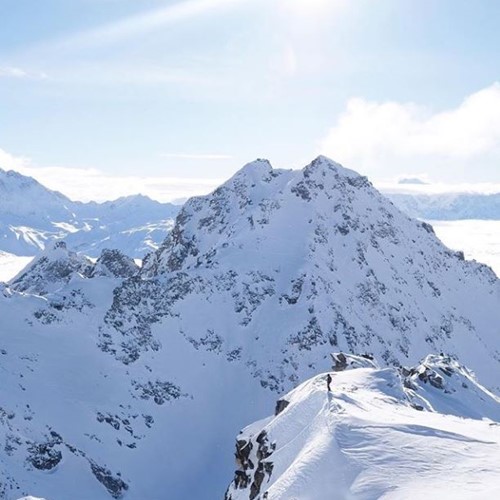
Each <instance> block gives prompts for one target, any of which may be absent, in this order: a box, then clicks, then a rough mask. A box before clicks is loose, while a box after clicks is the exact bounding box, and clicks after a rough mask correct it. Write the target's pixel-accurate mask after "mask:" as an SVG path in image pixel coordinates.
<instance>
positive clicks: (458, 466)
mask: <svg viewBox="0 0 500 500" xmlns="http://www.w3.org/2000/svg"><path fill="white" fill-rule="evenodd" d="M332 357H333V358H334V359H339V358H342V357H347V358H348V357H349V355H348V354H344V353H336V354H334V355H332ZM331 376H332V378H333V383H332V391H331V392H329V391H328V390H327V387H326V384H325V379H326V374H322V375H318V376H316V377H314V378H313V379H311V380H309V381H307V382H305V383H303V384H301V385H300V386H299V387H298V388H296V389H294V390H293V391H292V392H290V393H289V394H287V395H286V396H285V398H286V401H288V402H289V405H288V406H287V408H286V409H285V410H284V411H283V412H280V413H279V414H278V415H275V416H273V417H269V418H267V419H265V420H261V421H259V422H257V423H255V424H252V425H250V426H249V427H247V428H245V429H244V430H243V431H242V432H241V433H240V435H239V436H238V438H237V441H236V457H237V467H238V469H237V470H236V471H235V475H234V479H233V481H232V482H231V484H230V486H229V488H228V490H227V492H226V496H225V498H226V500H253V499H255V498H259V499H268V500H278V499H280V500H286V499H290V498H314V499H315V500H330V499H332V498H339V499H340V498H381V497H383V496H384V495H393V496H394V498H416V497H420V496H421V495H422V492H427V491H429V492H430V491H432V492H433V495H435V496H436V497H437V496H442V495H443V496H444V497H446V498H449V497H450V496H453V497H455V495H458V497H460V498H468V497H470V496H471V495H472V496H474V495H477V496H479V497H481V496H485V497H487V496H488V492H489V488H490V485H491V484H494V485H497V486H496V487H494V488H493V489H494V490H495V489H498V484H499V482H498V481H499V479H500V472H499V471H498V468H497V467H496V465H495V464H496V461H497V460H498V457H500V399H499V398H498V397H496V396H494V395H493V394H492V393H490V392H489V391H487V390H486V389H485V388H484V387H482V386H481V385H480V384H479V383H478V382H477V381H476V380H475V379H474V377H473V376H472V374H471V372H470V371H469V370H468V369H467V368H465V367H463V366H461V365H460V364H459V363H458V362H457V361H455V360H453V359H452V358H450V357H449V356H437V355H430V356H427V357H426V358H425V360H423V361H422V362H421V363H420V364H419V365H417V366H415V367H412V368H389V369H380V368H376V367H375V364H374V365H372V366H368V365H367V366H365V367H359V366H358V367H356V366H354V365H352V364H351V365H350V366H348V367H347V368H346V370H345V371H342V372H337V373H332V374H331ZM441 376H442V377H444V378H443V379H442V381H441V382H439V383H436V382H437V380H441V379H440V377H441ZM415 400H418V401H419V403H421V406H420V407H417V405H416V404H415ZM416 410H421V411H416ZM456 417H460V418H456ZM463 442H467V443H468V444H467V457H468V458H469V460H464V457H463V456H462V455H461V454H460V450H461V449H462V446H463ZM486 442H487V443H488V445H486ZM457 453H458V456H457ZM409 455H410V456H409ZM429 463H432V468H431V469H429V466H428V464H429ZM479 478H482V479H481V480H480V479H479ZM476 481H478V482H476ZM476 488H479V489H476Z"/></svg>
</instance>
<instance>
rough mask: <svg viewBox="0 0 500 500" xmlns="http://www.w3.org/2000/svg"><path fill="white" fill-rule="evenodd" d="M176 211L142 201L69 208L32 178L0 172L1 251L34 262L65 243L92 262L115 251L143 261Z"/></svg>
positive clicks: (130, 199)
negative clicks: (46, 250) (31, 258)
mask: <svg viewBox="0 0 500 500" xmlns="http://www.w3.org/2000/svg"><path fill="white" fill-rule="evenodd" d="M178 210H179V208H178V207H177V206H175V205H172V204H169V203H159V202H157V201H153V200H151V199H150V198H148V197H146V196H141V195H136V196H127V197H124V198H119V199H118V200H115V201H108V202H105V203H95V202H90V203H81V202H74V201H72V200H70V199H69V198H67V197H66V196H64V195H62V194H61V193H58V192H56V191H51V190H50V189H47V188H45V187H44V186H42V185H41V184H40V183H39V182H37V181H36V180H35V179H33V178H31V177H26V176H23V175H21V174H19V173H17V172H14V171H7V172H6V171H4V170H2V169H0V250H3V251H6V252H9V253H13V254H15V255H22V256H33V255H35V254H37V253H38V252H39V251H40V250H43V249H44V248H45V247H46V246H50V245H51V244H52V243H53V242H54V241H58V240H62V239H64V240H65V241H67V243H68V245H69V246H70V247H71V248H72V249H73V250H75V251H78V252H82V253H85V254H86V255H89V256H91V257H97V256H98V255H99V254H100V252H101V251H102V250H103V249H104V248H118V249H120V250H122V251H124V252H125V253H127V254H129V255H131V256H132V257H137V258H142V257H143V256H144V254H145V253H146V252H149V251H151V250H153V249H155V248H157V247H158V245H159V244H160V243H161V241H163V239H164V238H165V236H166V235H167V233H168V231H169V230H170V229H171V227H172V225H173V218H174V217H175V215H176V214H177V212H178Z"/></svg>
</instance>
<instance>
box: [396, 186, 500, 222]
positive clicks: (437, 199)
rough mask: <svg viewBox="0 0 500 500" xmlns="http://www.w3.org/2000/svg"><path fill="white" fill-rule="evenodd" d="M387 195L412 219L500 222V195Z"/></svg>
mask: <svg viewBox="0 0 500 500" xmlns="http://www.w3.org/2000/svg"><path fill="white" fill-rule="evenodd" d="M386 196H387V197H388V198H389V199H390V200H391V201H392V202H393V203H394V204H395V205H396V206H397V207H399V208H400V209H401V210H402V211H403V212H405V213H407V214H408V215H409V216H410V217H418V218H421V219H427V220H462V219H478V220H500V193H497V194H474V193H448V194H403V193H387V194H386Z"/></svg>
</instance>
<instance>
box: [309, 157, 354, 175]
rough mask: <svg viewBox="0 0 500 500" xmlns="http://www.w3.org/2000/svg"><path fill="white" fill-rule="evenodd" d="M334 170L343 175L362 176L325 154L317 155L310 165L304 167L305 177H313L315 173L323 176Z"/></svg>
mask: <svg viewBox="0 0 500 500" xmlns="http://www.w3.org/2000/svg"><path fill="white" fill-rule="evenodd" d="M329 171H330V172H334V173H335V174H337V175H339V176H341V177H347V178H351V179H354V178H358V177H362V176H361V175H360V174H359V173H358V172H356V171H354V170H351V169H349V168H346V167H344V166H343V165H341V164H340V163H337V162H336V161H334V160H332V159H331V158H328V157H327V156H324V155H319V156H318V157H316V158H315V159H314V160H313V161H312V162H311V163H310V164H309V165H307V166H306V167H305V168H304V169H303V174H304V177H311V176H313V175H321V176H323V177H325V176H327V175H328V172H329Z"/></svg>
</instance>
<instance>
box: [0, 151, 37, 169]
mask: <svg viewBox="0 0 500 500" xmlns="http://www.w3.org/2000/svg"><path fill="white" fill-rule="evenodd" d="M29 163H30V160H29V158H24V157H21V156H14V155H11V154H10V153H7V151H5V150H3V149H0V168H1V169H3V170H19V169H21V168H23V167H25V166H27V165H29Z"/></svg>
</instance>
